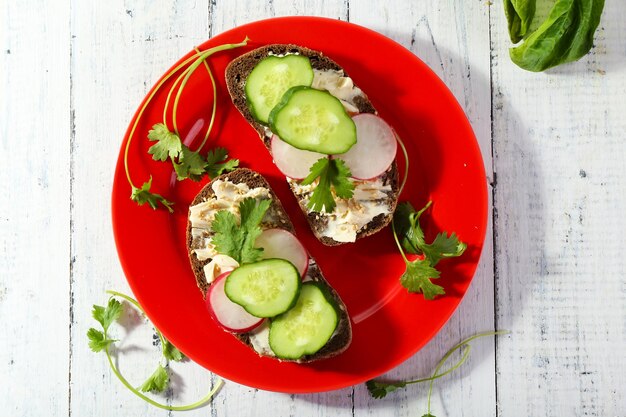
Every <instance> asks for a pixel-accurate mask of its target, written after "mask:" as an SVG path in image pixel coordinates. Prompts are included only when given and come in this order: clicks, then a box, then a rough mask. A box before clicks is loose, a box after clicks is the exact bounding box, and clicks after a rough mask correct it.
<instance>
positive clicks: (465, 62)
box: [0, 0, 626, 417]
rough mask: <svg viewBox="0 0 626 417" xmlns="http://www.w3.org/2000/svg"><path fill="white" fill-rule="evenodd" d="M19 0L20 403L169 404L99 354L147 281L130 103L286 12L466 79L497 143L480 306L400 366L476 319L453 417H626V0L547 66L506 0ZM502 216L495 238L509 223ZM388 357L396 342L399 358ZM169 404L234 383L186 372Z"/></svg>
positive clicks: (456, 379) (9, 95)
mask: <svg viewBox="0 0 626 417" xmlns="http://www.w3.org/2000/svg"><path fill="white" fill-rule="evenodd" d="M373 3H374V2H370V1H359V0H310V1H305V0H294V1H278V0H275V1H271V0H268V1H263V0H254V1H243V0H237V1H235V0H228V1H227V0H212V1H211V0H179V1H175V0H162V1H145V0H144V1H142V0H124V1H121V0H108V1H90V0H74V1H54V0H25V1H19V0H2V1H1V2H0V16H1V19H0V44H1V47H0V60H1V61H0V83H1V84H0V144H1V148H0V149H1V150H2V156H3V157H2V162H1V165H2V167H1V168H0V196H2V198H1V200H0V323H1V324H0V346H1V348H0V407H1V409H2V410H3V411H2V412H1V413H0V414H2V415H11V416H31V415H32V416H41V415H46V416H67V415H73V416H113V415H116V416H117V415H128V416H132V415H145V416H157V415H159V416H161V415H166V414H169V413H167V412H165V411H162V410H158V409H156V408H153V407H151V406H149V405H147V404H146V403H144V402H142V401H141V400H139V399H137V398H136V397H134V396H133V395H132V394H131V393H130V392H128V391H127V390H126V389H125V388H124V387H123V386H122V385H121V384H120V383H119V382H118V381H117V379H115V377H114V376H113V374H112V373H111V372H110V370H109V368H108V365H107V363H106V360H105V358H104V356H103V355H102V354H94V353H92V352H91V351H89V349H88V347H87V340H86V336H85V333H86V331H87V329H88V328H89V327H90V326H92V325H93V320H92V318H91V316H90V310H91V305H92V304H94V303H99V304H102V303H104V302H105V301H106V298H107V297H106V295H105V293H104V291H105V290H106V289H118V290H122V291H128V287H127V284H126V280H125V279H124V276H123V273H122V271H121V268H120V266H119V262H118V259H117V255H116V251H115V247H114V242H113V236H112V229H111V216H110V194H111V185H112V179H113V170H114V167H115V163H116V158H117V154H118V150H119V145H120V142H121V139H122V137H123V134H124V131H125V129H126V126H127V123H128V121H129V118H130V116H131V115H132V114H133V112H134V110H135V109H136V107H137V105H138V103H139V102H140V100H141V99H142V97H143V96H144V95H145V94H146V92H147V91H148V89H149V88H150V87H151V85H152V84H153V83H154V82H155V81H156V80H157V78H158V77H159V76H160V75H161V74H162V73H163V72H164V71H165V70H166V69H167V68H168V67H169V66H170V65H171V64H172V63H173V62H175V61H176V60H177V59H178V58H179V57H180V56H181V55H183V54H184V53H186V52H187V51H189V50H190V49H191V48H192V47H193V46H194V45H197V44H199V43H201V42H203V41H204V40H206V39H207V38H209V37H210V36H212V35H213V34H217V33H220V32H222V31H224V30H227V29H230V28H232V27H234V26H236V25H239V24H242V23H246V22H250V21H253V20H258V19H262V18H267V17H271V16H279V15H303V14H308V15H320V16H328V17H333V18H337V19H341V20H349V21H351V22H354V23H358V24H361V25H364V26H367V27H369V28H372V29H374V30H377V31H379V32H381V33H383V34H385V35H386V36H388V37H390V38H392V39H394V40H396V41H398V42H400V43H401V44H403V45H405V46H406V47H407V48H410V49H411V51H413V52H414V53H415V54H416V55H417V56H419V57H420V58H421V59H422V60H424V61H425V62H426V63H427V64H428V65H429V66H430V67H431V68H432V69H433V70H434V71H435V72H436V73H437V74H438V75H439V76H440V77H441V78H442V79H443V80H444V82H445V83H446V84H447V85H448V86H449V88H450V89H451V90H452V92H453V93H454V94H455V95H456V97H457V99H458V100H459V102H460V103H461V105H462V106H463V108H464V109H465V111H466V113H467V115H468V117H469V119H470V121H471V123H472V126H473V128H474V130H475V133H476V135H477V137H478V139H479V142H480V145H481V148H482V151H483V158H484V160H485V165H486V169H487V172H488V176H489V181H490V187H491V188H490V190H491V191H492V193H491V194H492V196H493V203H494V211H493V225H494V227H493V228H490V230H489V232H488V236H487V241H486V245H485V251H484V253H483V257H482V262H481V265H480V268H479V270H478V272H477V275H476V277H475V279H474V281H473V283H472V286H471V288H470V290H469V292H468V294H467V296H466V297H465V299H464V301H463V303H462V304H461V306H460V308H459V309H458V310H457V312H456V313H455V314H454V316H453V317H452V319H451V320H450V321H449V322H448V324H447V325H446V326H445V327H444V328H443V330H442V331H441V332H440V333H439V334H438V335H437V336H436V337H435V338H434V339H433V340H432V341H431V342H430V343H429V344H428V345H427V346H426V347H425V348H424V349H422V350H421V351H420V352H419V353H417V354H416V355H415V356H414V357H412V358H411V359H410V360H408V361H407V362H406V363H404V364H403V365H401V366H399V367H398V368H396V369H394V370H393V371H391V372H390V373H389V375H388V376H389V377H390V378H408V377H418V376H422V375H427V374H429V373H430V372H432V369H433V366H434V364H435V363H436V362H437V360H438V359H439V358H440V357H441V356H442V354H443V353H444V352H445V351H446V350H447V349H448V348H449V347H450V346H452V345H453V344H454V343H455V342H457V341H458V340H460V339H461V338H463V337H465V336H468V335H471V334H474V333H476V332H478V331H482V330H489V329H493V328H494V327H496V328H500V329H509V330H511V331H512V334H511V335H510V336H504V337H499V338H497V340H496V339H493V338H489V339H483V340H480V341H478V342H476V343H475V345H474V349H473V351H472V356H471V358H470V360H469V361H468V363H467V364H466V365H464V367H463V368H462V369H461V370H460V371H459V372H457V373H455V374H453V375H452V376H449V377H446V378H444V379H442V380H441V381H440V382H439V383H438V384H437V386H436V390H435V395H434V398H433V406H432V408H433V413H434V414H436V415H437V416H439V417H441V416H468V417H471V416H481V417H485V416H496V415H497V416H540V415H541V416H604V417H606V416H622V417H623V416H626V388H625V385H626V353H625V347H626V280H625V275H626V262H625V260H624V259H625V256H624V248H625V247H626V238H625V237H624V236H625V235H626V220H625V213H626V144H625V141H626V116H625V114H624V112H625V110H626V29H625V26H624V22H626V3H625V2H623V1H620V0H609V1H607V2H606V3H607V4H606V8H605V12H604V16H603V19H602V23H601V25H600V29H599V31H598V33H597V34H596V42H595V44H596V45H595V48H594V49H593V51H592V53H591V54H590V55H588V56H587V57H585V58H583V59H582V60H581V61H580V62H578V63H575V64H571V65H567V66H563V67H560V68H557V69H554V70H551V71H549V72H548V73H544V74H533V73H527V72H524V71H522V70H520V69H518V68H517V67H515V66H514V65H513V64H512V63H511V61H510V59H509V57H508V50H507V48H508V46H509V41H508V36H507V32H506V22H505V20H504V13H503V10H502V5H501V2H500V1H499V0H495V1H493V3H494V4H491V2H490V1H486V0H471V1H470V0H467V1H458V0H443V1H422V0H412V1H407V0H386V1H381V2H376V3H377V4H376V5H374V4H373ZM492 230H493V232H492ZM127 340H130V341H131V342H125V344H124V346H123V347H124V348H125V353H124V355H122V357H121V359H120V367H121V368H122V369H123V372H124V373H125V374H126V375H127V377H128V379H129V380H131V381H134V382H135V383H140V382H141V381H142V379H143V378H144V377H145V376H147V375H148V374H149V373H150V372H152V368H153V366H155V364H156V360H157V358H158V354H159V352H158V348H157V347H155V346H153V345H152V344H151V342H152V331H151V329H150V328H149V326H139V327H137V328H130V335H129V338H128V339H127ZM381 354H384V352H381ZM174 371H175V372H176V375H175V377H174V383H175V389H174V390H173V391H172V392H169V393H168V395H165V396H162V397H161V400H162V401H171V402H172V403H182V402H186V401H189V400H195V399H197V398H200V396H201V395H203V393H204V392H205V391H206V390H207V389H208V387H209V386H210V385H211V383H212V382H214V381H215V378H214V377H211V375H210V373H209V372H208V371H206V370H204V369H202V368H200V367H198V366H196V365H195V364H193V363H187V364H183V365H181V366H176V367H174ZM426 391H427V387H426V386H410V387H409V388H407V389H405V390H401V391H398V392H396V393H394V394H393V395H390V396H389V397H388V398H386V399H384V400H380V401H377V400H373V399H371V398H370V397H369V395H368V393H367V391H366V389H365V387H364V386H362V385H361V386H355V387H353V388H347V389H343V390H340V391H335V392H330V393H324V394H317V395H295V396H294V395H291V396H289V395H284V394H277V393H269V392H262V391H257V390H255V389H251V388H248V387H244V386H240V385H237V384H235V383H232V382H227V383H226V385H225V387H224V388H223V389H222V391H221V392H220V394H219V395H218V396H217V397H216V398H215V400H214V401H213V403H211V404H210V405H209V406H207V407H205V408H201V409H199V410H196V411H192V412H189V413H188V415H189V416H196V415H198V416H200V415H207V414H209V413H210V414H211V415H213V416H228V415H232V416H252V415H267V414H269V413H272V414H271V415H275V416H298V417H299V416H365V415H375V416H379V415H381V416H420V415H422V414H423V413H424V412H425V410H426V408H425V400H426Z"/></svg>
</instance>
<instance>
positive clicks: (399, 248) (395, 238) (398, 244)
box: [391, 220, 409, 264]
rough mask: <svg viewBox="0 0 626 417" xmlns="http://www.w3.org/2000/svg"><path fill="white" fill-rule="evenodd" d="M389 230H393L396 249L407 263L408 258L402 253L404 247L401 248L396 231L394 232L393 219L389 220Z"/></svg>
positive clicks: (394, 224) (394, 223)
mask: <svg viewBox="0 0 626 417" xmlns="http://www.w3.org/2000/svg"><path fill="white" fill-rule="evenodd" d="M391 230H392V232H393V239H394V240H395V241H396V246H397V247H398V250H399V251H400V255H402V259H404V262H405V263H407V264H408V263H409V260H408V259H407V257H406V255H405V254H404V249H402V245H401V244H400V239H398V233H397V232H396V222H395V220H391Z"/></svg>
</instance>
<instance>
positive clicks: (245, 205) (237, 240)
mask: <svg viewBox="0 0 626 417" xmlns="http://www.w3.org/2000/svg"><path fill="white" fill-rule="evenodd" d="M270 204H271V200H260V201H259V200H256V199H255V198H246V199H244V200H243V201H242V202H241V203H240V204H239V214H240V222H239V224H237V218H236V217H235V215H234V214H233V213H231V212H229V211H227V210H220V211H218V212H217V213H216V214H215V219H214V220H213V222H212V223H211V229H212V230H213V232H214V233H215V234H214V235H213V238H212V240H213V244H214V245H215V248H216V250H217V251H218V252H219V253H222V254H224V255H228V256H230V257H231V258H233V259H235V260H236V261H237V262H239V264H245V263H251V262H256V261H258V260H259V259H261V255H262V253H263V249H261V248H255V247H254V241H255V240H256V238H257V237H258V236H259V235H260V234H261V232H262V231H261V228H260V227H259V225H260V224H261V221H262V220H263V217H264V216H265V213H266V212H267V210H268V209H269V207H270Z"/></svg>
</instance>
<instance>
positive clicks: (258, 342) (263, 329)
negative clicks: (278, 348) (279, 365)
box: [249, 320, 276, 356]
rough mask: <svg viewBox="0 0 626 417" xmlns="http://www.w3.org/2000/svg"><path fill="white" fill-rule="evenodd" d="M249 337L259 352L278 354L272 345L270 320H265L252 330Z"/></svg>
mask: <svg viewBox="0 0 626 417" xmlns="http://www.w3.org/2000/svg"><path fill="white" fill-rule="evenodd" d="M249 337H250V344H251V345H252V347H253V348H254V350H255V351H256V352H257V353H260V354H261V355H269V356H276V355H275V354H274V352H273V351H272V348H271V347H270V325H269V321H268V320H265V322H263V323H262V324H261V325H260V326H259V327H257V328H256V329H254V330H252V331H251V332H250V334H249Z"/></svg>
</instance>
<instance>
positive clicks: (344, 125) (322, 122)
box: [269, 86, 356, 155]
mask: <svg viewBox="0 0 626 417" xmlns="http://www.w3.org/2000/svg"><path fill="white" fill-rule="evenodd" d="M269 123H270V128H271V129H272V132H274V133H276V134H277V135H278V136H279V137H280V138H281V139H282V140H284V141H285V142H287V143H288V144H290V145H291V146H294V147H296V148H298V149H304V150H307V151H313V152H319V153H325V154H328V155H333V154H338V153H344V152H347V151H348V150H349V149H350V148H351V147H352V145H354V144H355V143H356V126H355V124H354V122H353V121H352V119H351V118H350V115H348V113H347V112H346V110H345V108H344V107H343V105H342V104H341V101H339V99H337V98H336V97H334V96H333V95H332V94H330V93H329V92H328V91H322V90H316V89H314V88H309V87H304V86H299V87H292V88H290V89H289V90H287V92H286V93H285V95H284V96H283V98H282V99H281V101H280V103H278V104H277V105H276V107H274V109H273V110H272V112H271V113H270V117H269Z"/></svg>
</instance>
